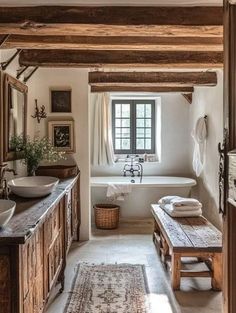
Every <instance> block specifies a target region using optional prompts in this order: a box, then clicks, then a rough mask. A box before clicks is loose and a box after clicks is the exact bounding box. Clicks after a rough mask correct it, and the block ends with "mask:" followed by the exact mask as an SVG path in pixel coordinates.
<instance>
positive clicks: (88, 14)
mask: <svg viewBox="0 0 236 313" xmlns="http://www.w3.org/2000/svg"><path fill="white" fill-rule="evenodd" d="M144 17H145V18H144ZM0 20H1V22H2V23H22V22H23V21H34V22H36V23H46V24H51V23H55V22H57V23H65V24H66V23H72V24H78V23H84V24H113V25H142V24H146V25H165V24H166V21H167V20H168V23H169V24H172V25H188V26H189V25H222V23H223V8H222V7H205V6H202V7H201V6H196V7H158V6H149V7H145V6H142V7H129V6H102V7H101V6H100V7H99V6H96V7H95V6H89V7H86V6H31V7H27V6H25V7H1V8H0Z"/></svg>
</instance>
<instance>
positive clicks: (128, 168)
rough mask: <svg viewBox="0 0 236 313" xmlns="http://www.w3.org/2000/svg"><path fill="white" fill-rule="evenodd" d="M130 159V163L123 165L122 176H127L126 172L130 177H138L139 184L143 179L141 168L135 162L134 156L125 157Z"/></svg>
mask: <svg viewBox="0 0 236 313" xmlns="http://www.w3.org/2000/svg"><path fill="white" fill-rule="evenodd" d="M127 158H128V159H130V163H125V165H124V168H123V176H127V172H128V173H130V174H131V177H135V173H137V176H138V177H140V183H141V182H142V179H143V166H142V164H141V163H139V162H135V158H136V156H127Z"/></svg>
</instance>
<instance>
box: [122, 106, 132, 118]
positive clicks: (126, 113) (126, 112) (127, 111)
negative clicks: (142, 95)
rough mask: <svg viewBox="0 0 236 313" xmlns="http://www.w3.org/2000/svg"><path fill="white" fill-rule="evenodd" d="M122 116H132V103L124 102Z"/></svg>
mask: <svg viewBox="0 0 236 313" xmlns="http://www.w3.org/2000/svg"><path fill="white" fill-rule="evenodd" d="M122 117H130V105H129V104H122Z"/></svg>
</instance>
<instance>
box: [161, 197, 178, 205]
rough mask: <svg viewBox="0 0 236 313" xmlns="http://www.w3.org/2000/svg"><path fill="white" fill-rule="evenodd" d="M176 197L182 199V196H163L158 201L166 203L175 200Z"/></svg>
mask: <svg viewBox="0 0 236 313" xmlns="http://www.w3.org/2000/svg"><path fill="white" fill-rule="evenodd" d="M174 199H182V198H181V197H179V196H165V197H162V198H161V199H160V200H159V201H158V203H159V204H161V203H164V204H170V203H171V201H173V200H174Z"/></svg>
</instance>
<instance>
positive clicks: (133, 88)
mask: <svg viewBox="0 0 236 313" xmlns="http://www.w3.org/2000/svg"><path fill="white" fill-rule="evenodd" d="M193 91H194V89H193V87H179V86H173V87H152V86H149V87H148V86H147V87H144V86H137V85H130V86H125V85H122V84H120V85H115V86H106V85H103V86H91V92H155V93H164V92H168V93H169V92H176V93H184V92H187V93H192V92H193Z"/></svg>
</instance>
